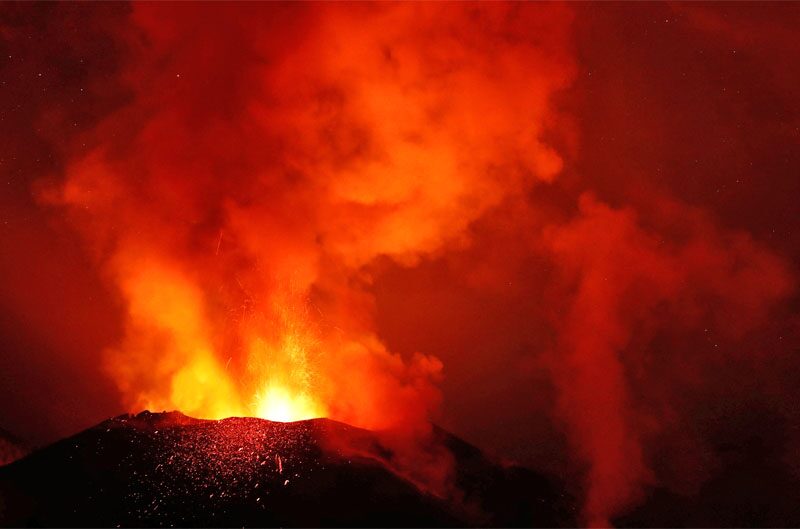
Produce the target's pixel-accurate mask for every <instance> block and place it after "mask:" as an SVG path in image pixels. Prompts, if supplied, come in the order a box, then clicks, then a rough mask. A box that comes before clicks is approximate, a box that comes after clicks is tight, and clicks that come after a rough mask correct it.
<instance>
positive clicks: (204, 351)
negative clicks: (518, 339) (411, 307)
mask: <svg viewBox="0 0 800 529" xmlns="http://www.w3.org/2000/svg"><path fill="white" fill-rule="evenodd" d="M572 16H573V14H572V13H571V9H570V8H569V6H567V7H565V6H558V5H549V4H548V5H538V4H537V5H534V4H512V5H501V4H494V3H492V4H465V5H460V4H431V5H420V4H378V5H372V4H352V5H350V4H348V5H334V4H321V5H312V4H301V5H292V6H284V5H277V4H269V5H252V4H241V5H236V6H230V5H226V6H222V5H210V4H205V5H193V6H191V7H189V6H172V5H166V4H136V5H134V6H133V12H132V14H131V24H130V25H129V26H127V27H126V30H125V32H124V34H122V35H119V36H118V38H119V39H121V40H122V41H124V43H125V49H126V57H125V61H124V62H123V65H122V73H121V76H122V78H123V81H124V85H125V88H126V90H127V99H126V102H125V104H123V105H122V106H121V107H120V108H119V109H118V110H116V111H115V112H113V113H111V114H110V115H109V116H107V117H106V118H105V119H104V120H102V121H101V122H100V124H99V125H98V126H97V127H95V128H93V129H92V130H91V131H90V132H89V133H88V134H87V135H86V137H82V138H81V139H80V141H81V142H82V143H85V144H87V145H89V146H90V147H91V148H90V149H89V150H88V152H89V154H88V155H81V156H75V157H73V159H71V160H70V161H69V163H68V166H67V169H66V171H65V174H66V177H65V178H64V179H63V180H59V182H58V183H56V184H51V185H42V186H40V188H39V190H38V196H39V197H40V199H41V200H42V201H44V202H48V203H50V204H57V205H60V206H62V207H64V208H66V210H67V211H68V212H69V214H70V217H71V219H72V221H73V222H74V225H75V226H77V227H78V229H79V231H80V233H81V234H82V235H83V236H84V238H85V241H86V242H87V245H88V248H89V249H90V252H91V253H92V255H93V256H94V258H95V260H96V262H97V263H99V264H100V267H101V269H102V271H103V274H105V276H106V277H107V279H108V280H109V281H110V282H111V283H112V284H113V285H114V288H115V289H116V290H117V291H119V292H120V293H121V294H122V296H123V298H124V300H125V306H126V318H125V324H124V325H125V332H124V338H123V340H122V342H121V343H119V344H118V345H117V346H116V347H114V348H113V349H112V350H109V351H108V352H107V354H106V370H107V372H108V373H109V375H110V376H111V377H112V378H113V380H114V381H115V382H116V384H117V385H118V387H119V389H120V391H121V393H122V394H123V396H124V399H125V401H126V402H127V405H128V406H129V407H130V408H131V409H132V410H138V409H141V408H150V409H155V410H160V409H179V410H181V411H183V412H184V413H186V414H188V415H193V416H196V417H208V418H218V417H225V416H230V415H256V416H261V417H266V418H270V419H277V420H295V419H302V418H308V417H315V416H327V417H331V418H334V419H339V420H342V421H345V422H348V423H351V424H355V425H358V426H364V427H368V428H374V429H396V430H403V431H406V432H409V435H410V436H411V437H412V438H413V437H414V436H416V435H417V434H419V433H420V432H422V433H424V432H425V430H426V424H427V422H426V421H427V419H428V418H429V416H430V414H431V413H432V412H434V411H435V410H436V408H437V406H438V403H439V400H440V398H441V396H440V392H439V390H438V389H437V387H438V386H437V381H438V380H439V379H440V377H441V376H442V373H443V371H444V373H445V375H446V371H447V365H446V364H445V365H444V366H443V364H442V362H441V361H440V360H439V359H437V358H436V357H434V356H431V355H426V354H424V351H423V352H421V353H418V354H415V355H406V356H401V355H398V354H394V353H392V352H391V351H390V350H388V348H387V347H386V345H385V344H384V342H383V341H382V339H381V337H380V336H379V334H378V332H377V327H376V323H375V303H376V302H375V298H374V296H373V293H372V286H373V285H374V283H375V281H376V276H375V275H374V274H375V270H376V268H375V267H374V266H373V265H374V264H375V263H376V262H377V261H381V260H389V261H390V262H392V263H395V264H396V265H399V266H401V267H406V268H409V269H410V268H413V267H416V266H418V265H419V264H420V263H422V262H423V261H424V260H433V259H444V257H443V256H452V255H457V254H459V252H462V254H464V252H466V254H467V255H468V254H469V253H468V251H467V250H465V248H472V250H471V251H473V252H474V253H475V254H478V255H479V256H482V259H481V260H480V262H475V263H473V262H472V261H470V262H467V263H466V264H464V265H462V267H461V268H458V267H456V268H453V273H464V275H465V276H469V277H472V278H475V277H480V278H482V279H480V281H482V282H484V283H486V284H491V283H492V282H493V281H495V282H497V283H499V282H501V281H506V278H514V279H515V280H517V279H518V280H519V281H520V282H524V281H529V282H535V281H538V280H539V279H536V278H534V279H530V277H529V276H530V274H528V275H525V274H520V273H518V270H517V269H516V268H515V267H518V268H519V267H520V264H519V263H520V262H523V261H524V259H528V258H531V259H536V262H537V263H539V264H541V266H542V268H543V269H546V270H547V274H546V276H536V277H537V278H538V277H546V278H547V285H545V286H543V287H541V288H538V291H539V292H541V299H540V300H537V303H538V304H539V305H540V306H542V307H545V308H544V309H541V310H540V311H538V312H537V314H535V315H531V325H532V326H533V325H543V323H542V322H539V321H534V320H535V319H537V318H539V319H545V320H546V322H544V325H547V326H548V328H549V329H551V331H552V333H551V335H552V339H551V340H549V341H547V342H546V343H545V345H541V346H540V348H539V350H538V351H531V353H530V354H531V356H535V357H536V358H535V359H534V360H533V361H532V363H531V365H534V366H536V367H537V368H540V369H541V370H542V371H543V372H544V373H546V378H547V380H548V381H549V383H550V384H552V386H553V387H554V388H555V395H556V397H555V403H554V405H553V409H552V410H551V411H552V414H553V417H554V419H555V421H554V422H555V424H557V425H559V426H561V427H563V430H564V432H565V433H566V438H567V441H568V444H569V446H570V454H571V456H570V459H571V461H572V462H573V463H574V464H575V466H576V467H577V468H579V469H580V470H581V473H582V476H583V477H584V478H585V479H584V481H583V485H584V487H583V491H584V496H585V498H584V499H585V501H584V509H583V515H584V521H585V522H586V523H589V524H607V523H608V522H609V520H610V519H611V517H613V516H614V515H616V514H619V513H621V512H624V511H625V509H626V508H628V507H630V506H631V505H633V504H635V502H636V501H637V500H638V498H639V497H640V494H641V492H642V490H643V487H645V486H646V485H650V484H656V483H657V482H658V480H659V464H658V458H657V456H656V455H655V453H656V448H657V447H658V448H659V449H664V446H667V448H666V449H664V450H667V452H668V453H675V452H678V451H681V453H682V454H688V453H692V454H696V453H703V452H704V451H705V450H706V448H705V447H704V446H703V441H702V439H701V437H702V435H700V434H697V433H695V434H692V433H683V432H681V433H676V432H679V431H681V430H682V429H686V428H684V427H686V426H687V425H690V424H692V421H693V419H694V418H693V417H692V415H691V412H690V411H687V410H686V409H685V408H688V407H690V405H691V404H692V403H696V402H702V401H703V399H704V398H705V396H706V395H705V393H704V391H706V384H705V382H704V381H708V380H713V379H714V377H715V376H716V373H718V372H719V371H724V370H726V369H728V362H729V361H730V360H731V358H733V357H735V358H734V359H735V360H736V361H737V362H738V364H739V365H740V367H739V368H740V369H744V370H746V369H756V367H755V366H756V364H757V363H758V361H759V358H757V357H756V356H757V355H750V356H748V355H749V353H750V351H746V352H742V354H741V355H739V353H738V351H742V349H743V348H741V347H737V346H736V345H735V344H737V343H738V342H739V341H743V340H746V338H747V336H748V333H749V332H751V331H753V330H755V329H759V328H761V327H764V326H766V325H768V324H769V322H770V317H771V314H772V311H773V310H774V309H775V308H776V307H777V306H779V304H780V302H781V300H783V299H785V298H786V297H787V296H789V295H790V294H791V293H792V292H793V291H794V285H795V278H794V274H793V273H792V272H791V271H790V269H789V267H788V265H787V264H786V263H785V262H784V261H783V260H781V259H780V258H779V257H778V256H776V255H775V254H774V253H773V252H772V251H770V250H769V249H768V248H767V247H765V246H763V245H761V244H759V243H758V242H757V241H755V240H754V239H753V238H752V237H751V236H749V235H748V234H746V233H740V232H736V231H731V230H726V229H724V228H722V227H720V226H719V225H718V223H717V222H716V221H715V218H714V216H713V215H711V214H709V213H708V212H706V211H704V210H702V209H697V208H693V207H691V206H689V205H687V204H684V203H682V202H681V201H679V200H677V199H674V198H671V197H670V196H669V194H668V193H660V192H655V191H652V190H651V189H647V188H646V189H644V191H640V193H639V195H637V196H638V198H637V199H636V200H635V201H632V202H634V203H632V204H630V205H627V206H626V205H624V199H623V200H622V202H623V205H620V203H619V202H620V200H618V201H616V202H614V204H613V205H612V204H607V203H606V202H605V201H604V199H603V198H598V196H602V195H601V194H595V195H593V194H590V193H586V192H585V191H586V190H590V189H593V178H594V175H591V174H585V175H579V176H578V177H577V180H578V182H577V184H576V182H575V181H572V182H568V183H567V184H566V185H564V186H563V188H562V189H560V191H557V192H555V193H551V194H549V195H548V194H546V193H545V194H543V195H540V194H539V193H538V191H539V190H540V189H543V188H546V187H548V186H550V187H551V188H553V187H557V184H558V178H559V177H560V172H561V171H562V166H563V165H564V163H563V160H564V159H566V158H567V157H568V152H556V150H555V149H554V148H553V147H551V146H548V143H547V142H545V141H544V138H546V137H549V136H548V134H550V133H551V132H552V131H553V130H557V129H560V132H561V133H564V132H566V134H564V136H565V137H566V138H567V139H568V140H569V139H570V138H571V137H572V136H573V133H574V131H571V130H570V121H569V120H566V121H565V120H564V119H562V118H563V116H562V115H560V114H559V113H558V112H557V111H556V105H555V102H554V101H555V98H556V97H557V96H558V95H559V94H560V93H561V92H562V91H563V90H564V89H567V88H568V87H569V86H570V83H571V82H572V81H573V79H574V78H575V75H576V70H577V64H576V62H577V61H576V58H575V57H574V54H573V52H572V45H573V43H572V41H571V38H572V35H571V31H572V27H571V22H572ZM565 123H566V125H565ZM562 139H563V138H562ZM562 143H563V144H564V145H573V146H574V144H575V142H572V141H563V142H562ZM565 150H566V149H565ZM573 177H574V175H573ZM554 182H555V184H554ZM645 187H646V186H645ZM559 193H561V194H559ZM550 199H552V200H550ZM551 202H552V203H551ZM476 224H480V225H481V230H482V231H480V230H475V229H474V227H475V225H476ZM479 231H480V233H478V232H479ZM481 244H486V246H487V247H488V248H491V252H493V255H492V256H491V257H486V256H485V255H482V254H481V252H482V248H481V247H480V245H481ZM486 251H489V250H486ZM454 259H455V258H454ZM487 262H488V263H490V264H491V266H488V267H487V266H485V264H486V263H487ZM478 268H480V269H478ZM378 279H379V278H378ZM418 310H419V311H420V312H424V311H425V310H426V307H424V306H420V307H418ZM495 323H496V322H494V321H492V319H491V318H487V319H486V321H475V322H471V323H470V324H472V325H475V326H485V325H494V324H495ZM414 331H415V329H408V330H407V332H408V333H413V332H414ZM697 344H704V345H703V347H702V348H701V347H698V345H697ZM545 348H547V349H548V350H547V351H546V352H544V353H542V351H541V349H545ZM728 351H737V353H729V352H728ZM537 352H538V353H539V354H538V355H537V354H536V353H537ZM736 355H739V356H736ZM461 361H463V362H464V363H469V362H470V361H472V359H470V358H467V357H465V358H463V359H461ZM712 386H713V385H712ZM465 390H466V389H465ZM531 390H532V391H533V388H531ZM709 391H710V390H709ZM776 391H777V392H779V393H780V392H781V391H782V390H781V389H778V390H776ZM723 393H724V392H723ZM725 395H728V394H727V393H726V394H725ZM683 396H685V398H683ZM784 396H785V395H784ZM715 398H717V397H715ZM476 413H479V411H476ZM687 430H688V429H687ZM665 440H666V441H665ZM532 441H533V440H532ZM675 447H678V448H675ZM681 447H682V448H681ZM683 448H685V450H683ZM664 450H662V451H661V452H659V453H664ZM669 450H673V451H674V452H669ZM415 464H417V465H420V464H423V463H421V461H420V460H417V461H416V463H415ZM661 474H663V473H661ZM687 474H702V472H700V471H698V470H697V468H695V467H692V469H691V470H688V471H687ZM443 479H444V478H443ZM698 479H702V478H698Z"/></svg>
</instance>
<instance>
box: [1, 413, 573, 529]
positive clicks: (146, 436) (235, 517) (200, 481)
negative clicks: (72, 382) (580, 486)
mask: <svg viewBox="0 0 800 529" xmlns="http://www.w3.org/2000/svg"><path fill="white" fill-rule="evenodd" d="M435 434H436V435H437V436H438V437H439V441H440V442H441V443H442V444H443V445H444V446H445V447H446V449H447V450H448V451H449V452H450V453H451V454H452V456H453V461H454V467H453V478H454V479H453V485H454V490H453V491H451V493H448V494H445V495H442V494H435V493H431V492H426V491H423V490H421V489H420V488H418V487H417V486H416V485H414V483H412V482H411V481H410V480H408V479H405V478H404V477H402V476H401V475H400V474H398V473H397V472H395V471H393V469H392V468H391V466H392V465H391V459H392V457H391V456H392V454H391V450H389V449H388V448H386V447H385V446H383V445H382V444H381V442H380V440H379V437H378V436H376V435H374V434H372V433H370V432H367V431H365V430H360V429H357V428H353V427H350V426H348V425H345V424H342V423H338V422H335V421H331V420H326V419H315V420H309V421H301V422H294V423H278V422H271V421H266V420H262V419H255V418H231V419H225V420H221V421H204V420H197V419H192V418H189V417H186V416H184V415H182V414H180V413H174V412H173V413H155V414H154V413H149V412H143V413H140V414H139V415H136V416H127V415H126V416H120V417H117V418H114V419H110V420H108V421H105V422H103V423H101V424H99V425H97V426H96V427H94V428H91V429H89V430H86V431H84V432H82V433H79V434H78V435H75V436H73V437H71V438H68V439H65V440H63V441H60V442H58V443H55V444H53V445H51V446H49V447H46V448H44V449H42V450H39V451H36V452H34V453H33V454H31V455H29V456H28V457H25V458H23V459H21V460H18V461H16V462H14V463H12V464H9V465H7V466H5V467H2V468H0V524H2V525H4V526H111V527H115V526H122V527H130V526H160V527H171V526H176V527H179V526H219V527H226V526H228V527H229V526H237V527H241V526H304V527H312V526H333V527H336V526H466V525H481V526H484V525H491V526H548V527H552V526H568V525H573V524H574V523H575V518H574V516H575V509H574V502H573V501H572V500H570V499H569V498H568V496H567V495H566V494H564V493H562V492H560V487H558V486H556V485H555V484H554V483H552V482H551V481H550V480H548V479H545V478H544V477H542V476H539V475H537V474H535V473H534V472H532V471H529V470H526V469H523V468H520V467H508V466H504V465H500V464H497V463H494V462H492V461H490V460H489V459H488V458H486V457H485V456H484V455H483V454H482V453H481V452H480V451H479V450H478V449H476V448H474V447H472V446H471V445H468V444H467V443H464V442H463V441H460V440H459V439H457V438H455V437H453V436H451V435H449V434H447V433H445V432H443V431H441V430H438V429H437V430H435Z"/></svg>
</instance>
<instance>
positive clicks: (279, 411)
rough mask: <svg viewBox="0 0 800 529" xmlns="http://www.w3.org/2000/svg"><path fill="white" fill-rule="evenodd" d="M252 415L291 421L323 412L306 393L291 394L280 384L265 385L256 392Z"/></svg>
mask: <svg viewBox="0 0 800 529" xmlns="http://www.w3.org/2000/svg"><path fill="white" fill-rule="evenodd" d="M254 415H255V416H256V417H261V418H262V419H269V420H270V421H280V422H291V421H302V420H305V419H315V418H317V417H322V416H324V412H323V411H322V409H321V408H320V407H319V405H318V404H317V403H315V402H314V401H313V400H312V399H311V398H310V397H309V396H308V395H304V394H299V395H297V394H292V393H290V392H289V391H287V390H286V388H283V387H280V386H266V387H265V388H264V389H263V390H262V391H261V392H259V393H257V394H256V401H255V413H254Z"/></svg>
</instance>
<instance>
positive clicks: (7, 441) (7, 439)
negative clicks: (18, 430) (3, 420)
mask: <svg viewBox="0 0 800 529" xmlns="http://www.w3.org/2000/svg"><path fill="white" fill-rule="evenodd" d="M28 452H29V450H28V449H27V448H26V447H25V445H24V444H23V443H22V441H20V440H19V439H17V438H16V437H14V436H13V435H11V434H10V433H8V432H7V431H5V430H3V429H0V466H3V465H7V464H9V463H12V462H14V461H16V460H17V459H21V458H22V457H23V456H25V455H26V454H27V453H28Z"/></svg>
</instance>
